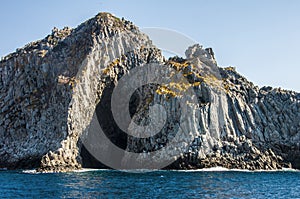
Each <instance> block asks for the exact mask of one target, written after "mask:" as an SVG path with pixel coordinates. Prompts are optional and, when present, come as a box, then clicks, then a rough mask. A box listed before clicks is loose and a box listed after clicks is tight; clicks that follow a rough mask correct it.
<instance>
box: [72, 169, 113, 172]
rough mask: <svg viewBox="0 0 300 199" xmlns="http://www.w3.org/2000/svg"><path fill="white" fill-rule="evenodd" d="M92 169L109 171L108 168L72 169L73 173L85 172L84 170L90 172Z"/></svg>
mask: <svg viewBox="0 0 300 199" xmlns="http://www.w3.org/2000/svg"><path fill="white" fill-rule="evenodd" d="M92 171H109V169H89V168H83V169H78V170H74V171H73V172H74V173H85V172H92Z"/></svg>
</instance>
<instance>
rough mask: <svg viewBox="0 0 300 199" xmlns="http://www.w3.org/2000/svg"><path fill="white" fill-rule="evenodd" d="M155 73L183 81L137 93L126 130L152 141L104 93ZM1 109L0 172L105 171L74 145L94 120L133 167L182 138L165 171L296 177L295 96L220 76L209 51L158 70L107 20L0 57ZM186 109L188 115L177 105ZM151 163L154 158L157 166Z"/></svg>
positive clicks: (148, 48) (138, 37)
mask: <svg viewBox="0 0 300 199" xmlns="http://www.w3.org/2000/svg"><path fill="white" fill-rule="evenodd" d="M153 63H155V64H158V65H160V66H162V69H161V71H158V72H156V73H157V74H152V75H153V76H157V77H159V76H161V75H162V73H164V74H166V73H167V71H168V70H169V69H170V70H174V71H175V73H178V74H181V75H182V76H183V77H184V80H185V81H178V82H172V81H169V82H167V83H166V84H164V85H158V84H150V85H148V86H143V87H141V88H139V89H138V90H137V91H136V92H135V94H134V96H133V99H132V101H131V106H130V112H131V115H132V121H133V122H135V123H137V124H139V125H142V126H147V124H149V123H151V122H152V123H153V124H154V125H152V126H150V127H149V129H148V130H149V132H151V130H153V131H155V126H159V125H161V124H160V123H159V122H160V120H159V119H156V120H155V118H166V121H165V123H164V124H163V127H162V128H161V129H160V131H159V132H158V133H157V134H155V135H153V136H151V137H149V138H138V137H134V136H130V135H125V134H124V132H121V130H120V129H119V128H117V127H116V124H115V123H114V118H113V117H112V115H111V112H110V104H111V92H112V90H113V89H114V87H115V86H117V85H118V82H119V81H120V79H121V78H122V77H123V76H124V75H126V74H128V73H130V70H131V69H133V68H137V67H144V66H145V65H146V64H153ZM164 67H165V68H164ZM171 74H173V73H170V78H169V79H170V80H172V78H173V77H172V75H171ZM146 76H147V74H145V76H143V75H141V76H139V77H138V80H141V79H143V78H147V77H146ZM188 90H189V91H192V93H191V92H187V91H188ZM187 93H189V95H187ZM0 99H1V103H0V167H2V168H9V169H16V168H38V170H39V171H70V170H74V169H79V168H81V167H82V166H86V167H97V168H100V167H101V168H102V167H105V165H103V164H101V163H99V162H97V161H96V160H94V159H93V157H91V156H92V155H91V154H89V152H87V150H86V149H85V147H84V146H83V144H82V140H81V139H83V138H84V137H85V136H89V135H88V133H89V130H88V129H89V127H90V124H91V121H92V118H93V114H94V113H95V110H96V113H97V116H98V119H99V121H100V123H101V126H102V127H103V128H104V130H105V131H106V134H107V136H108V137H109V139H110V140H111V141H112V142H114V143H115V144H116V145H118V146H119V147H120V148H122V149H124V150H126V151H129V152H134V153H137V154H138V155H137V156H134V159H142V158H143V157H144V156H145V154H147V153H150V152H153V151H157V150H159V149H162V148H164V147H166V146H167V145H168V142H171V141H172V140H174V137H176V135H177V134H178V133H182V132H184V133H183V134H180V135H182V136H181V137H182V139H181V142H180V143H176V144H175V145H174V146H175V148H179V145H181V146H182V145H184V148H185V150H183V151H181V152H180V154H179V155H177V156H176V157H177V158H176V159H174V162H173V163H172V164H170V165H168V166H166V167H165V168H167V169H168V168H169V169H194V168H204V167H213V166H224V167H227V168H242V169H252V170H254V169H280V168H282V167H293V168H298V169H299V168H300V145H299V143H300V123H299V121H300V114H299V113H300V94H298V93H296V92H292V91H285V90H281V89H275V88H271V87H263V88H258V87H257V86H255V85H253V83H251V82H249V81H247V79H246V78H244V77H243V76H241V75H240V74H238V73H237V72H236V71H235V69H234V68H232V67H228V68H220V67H218V66H217V62H216V60H215V57H214V52H213V51H212V49H210V48H208V49H203V48H202V46H200V45H194V46H191V47H190V48H189V49H187V51H186V59H183V58H178V57H174V58H170V59H169V60H165V59H164V58H163V57H162V55H161V52H160V50H159V49H157V48H156V47H155V46H154V45H153V44H152V42H151V40H150V39H149V38H148V37H147V36H146V35H144V34H143V33H141V32H140V31H139V29H138V28H137V27H136V26H134V25H133V24H132V23H131V22H129V21H125V20H120V19H118V18H116V17H114V16H113V15H111V14H109V13H100V14H98V15H97V16H96V17H94V18H92V19H90V20H88V21H86V22H84V23H83V24H81V25H80V26H78V27H77V28H75V29H70V28H64V29H62V30H58V29H56V28H54V29H53V31H52V33H51V34H50V35H48V36H47V37H46V38H45V39H42V40H40V41H37V42H32V43H30V44H28V45H26V46H25V47H24V48H22V49H17V51H16V52H15V53H12V54H10V55H8V56H6V57H4V58H3V59H2V60H1V62H0ZM183 100H185V104H186V106H182V105H181V104H180V103H181V102H182V101H183ZM155 104H160V107H159V108H160V109H164V112H161V111H159V112H158V113H153V114H152V117H150V116H149V115H151V114H150V113H151V108H149V107H153V106H154V105H155ZM184 113H185V114H184ZM186 113H189V114H186ZM120 114H121V113H120ZM183 116H184V117H183ZM133 127H134V128H133ZM135 127H136V126H135V125H133V124H128V132H136V133H139V132H138V131H140V130H139V129H137V128H135ZM141 134H142V132H141ZM185 136H188V137H189V136H192V138H193V139H192V140H187V139H186V140H185V139H184V137H185ZM179 137H180V136H179ZM182 141H183V142H182ZM174 143H175V142H174ZM101 147H102V149H104V148H105V146H101ZM101 147H100V149H101ZM174 151H176V149H174ZM172 153H173V151H168V153H165V154H163V155H164V156H166V157H167V156H173V155H174V154H172ZM127 156H128V155H126V154H125V155H124V157H121V160H120V164H126V162H128V161H130V158H133V157H129V156H130V155H129V156H128V157H127ZM157 159H158V157H153V161H154V162H155V160H157ZM145 167H147V165H145ZM147 168H148V167H147Z"/></svg>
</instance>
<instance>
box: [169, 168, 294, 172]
mask: <svg viewBox="0 0 300 199" xmlns="http://www.w3.org/2000/svg"><path fill="white" fill-rule="evenodd" d="M172 171H178V172H223V171H229V172H230V171H231V172H232V171H234V172H300V170H297V169H291V168H282V169H276V170H248V169H228V168H225V167H211V168H204V169H194V170H172Z"/></svg>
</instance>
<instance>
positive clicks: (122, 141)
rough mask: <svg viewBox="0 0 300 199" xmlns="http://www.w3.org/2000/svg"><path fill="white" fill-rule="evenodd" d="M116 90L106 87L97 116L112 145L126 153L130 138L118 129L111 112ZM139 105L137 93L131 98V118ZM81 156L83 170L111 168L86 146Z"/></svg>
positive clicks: (112, 87)
mask: <svg viewBox="0 0 300 199" xmlns="http://www.w3.org/2000/svg"><path fill="white" fill-rule="evenodd" d="M114 88H115V85H114V84H113V83H111V84H110V85H107V86H106V87H105V89H104V90H103V92H102V96H101V99H100V102H99V103H98V104H97V106H96V115H97V119H98V122H99V124H100V126H101V129H102V130H103V132H104V133H105V135H106V136H107V138H109V140H110V141H111V142H112V143H114V144H115V145H116V146H117V147H119V148H121V149H123V150H124V151H125V150H126V148H127V138H128V136H127V134H126V133H125V132H123V131H122V130H121V129H120V128H119V127H118V125H117V124H116V122H115V120H114V118H113V114H112V111H111V98H112V93H113V90H114ZM139 103H140V98H139V95H138V94H137V92H135V93H134V94H133V95H132V96H131V99H130V102H129V111H130V116H131V117H133V115H134V114H135V113H136V110H137V107H138V105H139ZM128 125H129V124H128ZM87 136H89V135H87ZM109 155H111V154H107V156H109ZM80 156H81V158H82V167H83V168H97V169H104V168H109V167H107V166H106V165H104V164H103V163H101V162H100V161H99V160H97V159H96V158H95V157H94V156H93V155H92V154H91V153H90V151H89V150H88V149H87V148H86V147H85V146H84V145H82V146H81V148H80ZM120 161H121V160H120Z"/></svg>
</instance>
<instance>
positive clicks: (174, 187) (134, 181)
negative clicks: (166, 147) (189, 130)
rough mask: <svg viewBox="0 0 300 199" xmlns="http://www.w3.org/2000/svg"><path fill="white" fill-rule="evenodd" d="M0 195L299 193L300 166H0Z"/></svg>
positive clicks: (283, 195) (260, 195) (280, 195)
mask: <svg viewBox="0 0 300 199" xmlns="http://www.w3.org/2000/svg"><path fill="white" fill-rule="evenodd" d="M0 198H214V199H215V198H276V199H278V198H300V172H299V171H277V172H263V171H261V172H250V171H248V172H246V171H226V170H222V169H220V170H217V169H216V170H199V171H154V172H146V173H143V172H142V173H129V172H122V171H112V170H83V171H81V172H71V173H50V174H39V173H34V172H31V171H1V172H0Z"/></svg>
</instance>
